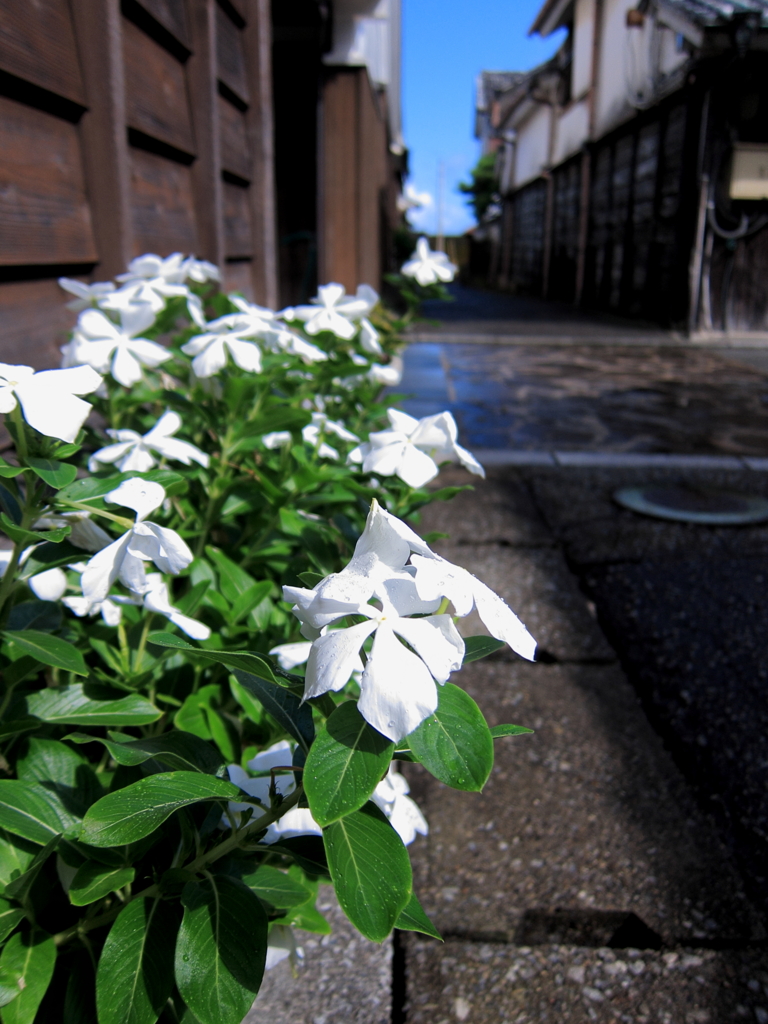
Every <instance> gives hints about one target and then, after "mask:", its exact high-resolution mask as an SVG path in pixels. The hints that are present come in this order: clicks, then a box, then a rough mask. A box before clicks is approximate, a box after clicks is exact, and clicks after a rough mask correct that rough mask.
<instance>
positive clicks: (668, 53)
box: [659, 28, 688, 75]
mask: <svg viewBox="0 0 768 1024" xmlns="http://www.w3.org/2000/svg"><path fill="white" fill-rule="evenodd" d="M660 35H661V39H660V45H659V49H660V60H659V65H660V70H661V72H662V74H665V75H669V74H672V72H673V71H676V70H677V69H678V68H679V67H680V65H681V64H685V62H686V60H687V59H688V54H687V53H686V52H685V50H682V51H678V49H677V33H675V32H673V31H672V29H671V28H662V29H661V30H660Z"/></svg>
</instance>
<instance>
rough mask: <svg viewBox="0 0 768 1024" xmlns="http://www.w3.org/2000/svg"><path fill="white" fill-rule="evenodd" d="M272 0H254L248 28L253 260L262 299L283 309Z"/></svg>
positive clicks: (247, 114) (247, 115)
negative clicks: (279, 277)
mask: <svg viewBox="0 0 768 1024" xmlns="http://www.w3.org/2000/svg"><path fill="white" fill-rule="evenodd" d="M270 6H271V5H270V0H251V3H250V12H249V13H250V17H249V18H248V19H247V22H248V24H247V25H246V27H245V29H244V31H243V40H244V42H245V52H246V62H247V63H246V66H247V70H248V89H249V92H250V95H251V104H250V106H249V107H248V110H247V111H246V112H245V118H246V125H247V127H248V138H249V142H250V153H251V160H252V166H253V170H252V172H251V174H250V175H248V177H250V178H251V179H252V180H251V188H250V196H251V223H252V225H253V253H254V259H253V263H252V265H251V270H252V275H253V291H254V299H255V301H256V302H258V303H260V304H262V305H264V306H268V307H269V308H270V309H277V307H278V305H279V297H278V288H277V202H276V198H275V138H274V135H275V133H274V106H273V100H272V12H271V9H270Z"/></svg>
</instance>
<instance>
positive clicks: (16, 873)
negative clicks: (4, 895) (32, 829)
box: [0, 829, 40, 890]
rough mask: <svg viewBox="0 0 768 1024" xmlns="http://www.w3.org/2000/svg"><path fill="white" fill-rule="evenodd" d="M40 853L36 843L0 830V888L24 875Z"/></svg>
mask: <svg viewBox="0 0 768 1024" xmlns="http://www.w3.org/2000/svg"><path fill="white" fill-rule="evenodd" d="M39 852H40V851H39V849H38V847H37V845H36V844H35V843H30V842H28V841H27V840H24V839H20V838H19V837H18V836H14V835H11V834H10V833H9V832H6V831H5V829H0V888H2V889H3V890H4V889H5V887H6V886H7V885H9V884H10V883H11V882H12V881H14V879H16V878H19V877H20V876H21V875H23V874H24V872H25V871H26V870H27V868H28V867H29V866H30V864H31V863H32V862H33V861H34V859H35V857H36V856H37V854H38V853H39Z"/></svg>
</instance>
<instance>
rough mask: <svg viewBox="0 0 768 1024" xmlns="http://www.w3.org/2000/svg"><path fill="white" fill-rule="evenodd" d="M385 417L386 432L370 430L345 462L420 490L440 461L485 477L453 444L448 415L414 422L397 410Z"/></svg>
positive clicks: (453, 427)
mask: <svg viewBox="0 0 768 1024" xmlns="http://www.w3.org/2000/svg"><path fill="white" fill-rule="evenodd" d="M387 416H388V418H389V422H390V425H391V426H390V429H389V430H377V431H374V432H373V433H372V434H369V436H368V441H367V442H366V443H365V444H362V445H360V446H359V448H355V449H353V451H351V452H350V453H349V456H348V461H350V462H356V463H362V466H363V470H364V472H366V473H378V474H380V475H381V476H395V475H396V476H399V477H400V479H401V480H404V481H405V483H407V484H408V486H409V487H423V486H424V485H425V484H427V483H429V481H430V480H433V479H434V478H435V477H436V476H437V474H438V472H439V464H440V463H441V462H448V461H450V462H460V463H461V464H462V465H463V466H464V467H465V468H466V469H468V470H469V471H470V473H475V474H476V475H477V476H483V477H484V476H485V470H484V469H483V467H482V466H481V465H480V463H479V462H478V461H477V459H475V457H474V456H473V455H472V453H471V452H468V451H467V450H466V448H462V447H461V445H460V444H457V442H456V438H457V436H458V431H457V429H456V421H455V420H454V418H453V416H452V415H451V414H450V413H449V412H441V413H438V414H437V415H435V416H425V417H424V418H423V419H420V420H417V419H415V418H414V417H413V416H409V415H408V414H407V413H404V412H401V411H400V410H399V409H387Z"/></svg>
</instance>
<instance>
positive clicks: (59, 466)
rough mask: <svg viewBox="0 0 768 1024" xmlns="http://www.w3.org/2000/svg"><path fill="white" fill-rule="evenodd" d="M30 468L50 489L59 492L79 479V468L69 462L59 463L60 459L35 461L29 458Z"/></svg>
mask: <svg viewBox="0 0 768 1024" xmlns="http://www.w3.org/2000/svg"><path fill="white" fill-rule="evenodd" d="M27 465H28V466H29V468H30V469H31V470H32V471H33V472H34V473H37V475H38V476H39V477H40V479H41V480H44V481H45V482H46V483H47V484H48V485H49V486H50V487H55V488H56V490H59V488H61V487H67V486H68V485H69V484H71V483H72V481H73V480H74V479H75V478H76V477H77V466H73V465H72V464H71V463H69V462H59V460H58V459H33V458H31V457H28V458H27Z"/></svg>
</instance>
